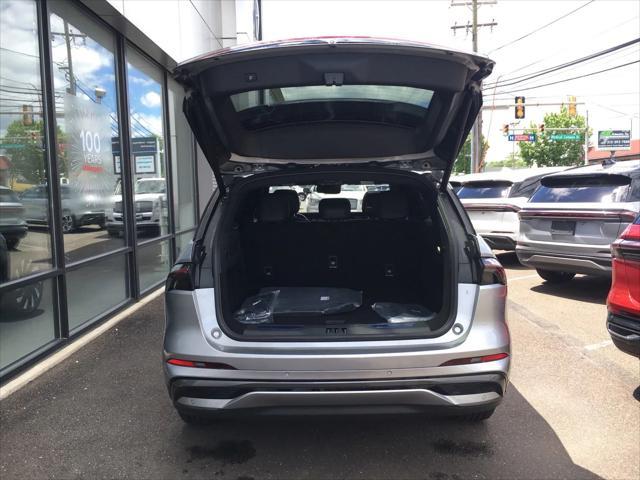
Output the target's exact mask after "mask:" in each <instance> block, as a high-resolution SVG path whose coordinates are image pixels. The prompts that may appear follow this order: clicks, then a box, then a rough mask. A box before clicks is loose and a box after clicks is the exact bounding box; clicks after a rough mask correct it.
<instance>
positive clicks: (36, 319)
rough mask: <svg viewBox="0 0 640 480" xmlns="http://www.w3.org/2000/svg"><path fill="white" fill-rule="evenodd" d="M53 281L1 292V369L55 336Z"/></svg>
mask: <svg viewBox="0 0 640 480" xmlns="http://www.w3.org/2000/svg"><path fill="white" fill-rule="evenodd" d="M53 305H54V304H53V282H52V281H51V280H45V281H40V282H34V283H31V284H29V285H27V286H25V287H21V288H17V289H14V290H10V291H8V292H3V293H2V294H0V311H2V320H0V371H2V370H3V369H4V368H5V367H7V366H8V365H10V364H12V363H13V362H15V361H17V360H19V359H20V358H22V357H24V356H25V355H28V354H30V353H32V352H33V351H34V350H36V349H38V348H40V347H42V346H43V345H45V344H47V343H48V342H50V341H51V340H53V339H54V338H55V330H54V322H55V314H54V308H53Z"/></svg>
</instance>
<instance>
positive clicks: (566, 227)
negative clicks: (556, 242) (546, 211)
mask: <svg viewBox="0 0 640 480" xmlns="http://www.w3.org/2000/svg"><path fill="white" fill-rule="evenodd" d="M551 233H553V234H556V235H574V234H575V233H576V222H574V221H571V220H553V221H552V222H551Z"/></svg>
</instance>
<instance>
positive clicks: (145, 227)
mask: <svg viewBox="0 0 640 480" xmlns="http://www.w3.org/2000/svg"><path fill="white" fill-rule="evenodd" d="M127 59H128V62H127V84H128V88H129V119H130V124H131V164H132V166H133V177H134V179H135V183H134V188H135V199H134V200H135V212H136V231H137V234H138V239H139V240H145V239H146V238H150V237H157V236H160V235H165V234H167V233H169V208H168V205H167V193H166V192H167V186H166V173H165V172H166V165H165V154H164V132H163V128H162V119H163V111H162V73H161V72H160V70H159V69H158V68H156V67H154V66H153V65H151V63H149V62H148V61H147V60H146V59H144V58H143V57H142V56H141V55H140V54H139V53H137V52H136V51H135V50H133V49H128V50H127ZM114 213H115V212H114ZM114 220H115V221H118V217H117V215H115V214H114Z"/></svg>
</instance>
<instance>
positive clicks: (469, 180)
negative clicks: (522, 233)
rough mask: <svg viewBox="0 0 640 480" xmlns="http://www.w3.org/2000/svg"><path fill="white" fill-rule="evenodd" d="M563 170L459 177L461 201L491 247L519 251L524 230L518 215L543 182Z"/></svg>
mask: <svg viewBox="0 0 640 480" xmlns="http://www.w3.org/2000/svg"><path fill="white" fill-rule="evenodd" d="M561 170H564V168H563V167H547V168H527V169H522V170H507V171H501V172H483V173H472V174H469V175H465V176H463V177H458V178H457V181H458V182H459V187H458V188H457V190H456V193H457V194H458V198H459V199H460V201H461V202H462V204H463V205H464V209H465V210H466V211H467V213H468V214H469V218H470V219H471V223H473V227H474V228H475V230H476V233H478V234H480V235H482V238H484V239H485V241H486V242H487V243H488V244H489V246H490V247H491V248H494V249H497V250H515V248H516V242H517V240H518V232H519V230H520V219H519V218H518V212H519V211H520V209H521V208H522V207H523V206H524V204H525V203H527V200H528V199H529V197H530V196H531V194H532V193H533V192H534V191H535V189H536V188H537V187H538V186H539V185H540V179H541V178H542V177H544V176H545V175H548V174H550V173H554V172H559V171H561Z"/></svg>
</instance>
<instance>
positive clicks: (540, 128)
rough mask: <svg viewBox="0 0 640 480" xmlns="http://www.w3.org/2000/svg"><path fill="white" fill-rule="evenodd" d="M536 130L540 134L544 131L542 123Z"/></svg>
mask: <svg viewBox="0 0 640 480" xmlns="http://www.w3.org/2000/svg"><path fill="white" fill-rule="evenodd" d="M538 131H539V132H540V134H543V133H544V123H541V124H540V126H538Z"/></svg>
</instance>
